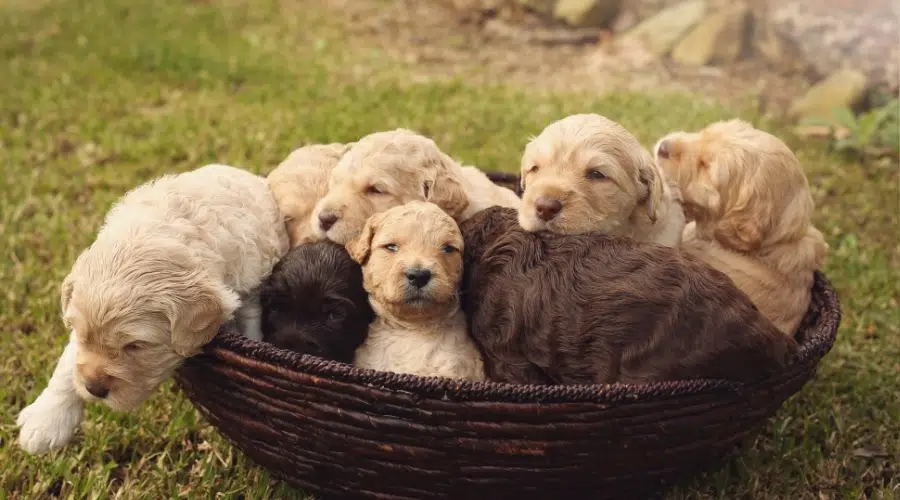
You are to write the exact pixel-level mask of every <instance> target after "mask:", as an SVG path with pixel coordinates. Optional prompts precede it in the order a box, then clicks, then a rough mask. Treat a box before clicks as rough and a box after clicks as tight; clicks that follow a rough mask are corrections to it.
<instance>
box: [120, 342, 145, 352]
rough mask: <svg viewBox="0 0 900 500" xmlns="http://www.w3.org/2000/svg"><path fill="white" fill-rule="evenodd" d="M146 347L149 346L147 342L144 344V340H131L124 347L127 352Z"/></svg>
mask: <svg viewBox="0 0 900 500" xmlns="http://www.w3.org/2000/svg"><path fill="white" fill-rule="evenodd" d="M145 347H147V344H144V343H143V342H129V343H127V344H125V347H123V348H122V349H124V350H125V352H136V351H140V350H141V349H143V348H145Z"/></svg>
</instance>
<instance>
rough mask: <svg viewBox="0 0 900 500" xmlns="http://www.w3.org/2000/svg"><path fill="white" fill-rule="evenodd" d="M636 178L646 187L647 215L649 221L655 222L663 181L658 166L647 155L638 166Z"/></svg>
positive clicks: (661, 195)
mask: <svg viewBox="0 0 900 500" xmlns="http://www.w3.org/2000/svg"><path fill="white" fill-rule="evenodd" d="M643 156H646V155H643ZM638 179H640V181H641V184H643V185H644V186H645V187H646V188H647V217H649V218H650V222H656V210H657V209H658V208H659V205H660V204H661V203H662V200H663V194H664V191H663V182H664V181H663V179H662V177H661V175H660V172H659V168H657V166H656V164H655V163H653V160H651V159H650V158H649V157H648V158H643V159H642V161H641V165H640V167H639V168H638Z"/></svg>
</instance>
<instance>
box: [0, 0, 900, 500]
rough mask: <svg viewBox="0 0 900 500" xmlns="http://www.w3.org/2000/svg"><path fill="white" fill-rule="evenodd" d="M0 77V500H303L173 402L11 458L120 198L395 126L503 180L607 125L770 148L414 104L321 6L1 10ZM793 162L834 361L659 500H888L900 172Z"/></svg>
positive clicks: (459, 101)
mask: <svg viewBox="0 0 900 500" xmlns="http://www.w3.org/2000/svg"><path fill="white" fill-rule="evenodd" d="M372 1H375V0H372ZM423 1H424V0H423ZM0 58H2V61H3V63H2V71H0V165H2V168H3V171H2V177H0V208H2V217H0V261H2V262H3V265H2V266H0V282H2V283H3V288H4V290H3V291H2V293H0V332H2V337H0V353H2V356H0V379H2V385H0V416H2V418H0V498H46V497H66V498H71V497H77V498H81V497H106V496H114V497H118V498H168V497H177V496H191V497H197V498H207V497H218V496H222V497H231V496H243V497H245V498H254V499H256V498H291V497H303V494H302V492H297V491H293V490H291V489H289V488H287V487H285V486H283V485H281V484H280V483H279V482H277V481H275V480H273V479H272V478H270V477H269V476H268V475H267V474H266V473H265V471H263V470H261V469H259V468H257V467H255V466H253V465H252V464H250V463H248V462H247V461H246V460H245V459H244V458H243V457H242V455H241V454H240V452H239V451H237V450H235V449H233V448H232V447H230V446H229V445H228V444H227V443H226V442H225V441H224V440H223V439H222V438H220V437H219V436H218V434H217V433H216V432H215V430H214V429H213V428H211V427H210V426H209V425H207V424H206V423H205V422H204V421H203V420H202V419H201V418H200V417H199V416H198V414H197V412H196V411H195V410H194V409H193V407H192V406H191V404H190V403H189V402H188V401H187V400H186V399H185V398H183V397H182V396H180V395H179V394H177V393H175V392H173V391H172V389H171V386H170V385H166V386H165V387H164V388H163V389H162V390H160V391H159V392H158V393H157V394H156V395H155V396H154V397H153V398H152V399H151V400H149V401H148V402H147V403H146V404H145V405H144V406H142V407H141V408H140V409H139V410H138V411H136V412H134V413H132V414H115V413H113V412H110V411H108V410H106V409H105V408H102V407H92V408H90V410H89V414H88V416H87V417H86V419H85V424H84V426H83V430H82V432H80V433H79V434H78V436H77V439H76V441H75V442H73V443H72V444H71V445H70V446H69V447H67V448H65V449H64V450H62V451H60V452H58V453H55V454H52V455H48V456H42V457H32V456H28V455H26V454H24V453H23V452H22V451H20V450H19V449H18V447H17V445H16V436H17V432H16V428H15V424H14V420H15V415H16V414H17V412H18V411H19V410H20V409H21V408H22V407H24V406H25V405H26V404H27V403H29V402H31V401H32V400H33V398H34V397H36V396H37V394H38V393H39V391H40V390H41V388H42V387H43V386H44V384H45V383H46V381H47V378H48V377H49V375H50V372H51V371H52V367H53V364H54V363H55V360H56V358H57V356H58V355H59V353H60V352H61V350H62V347H63V345H64V343H65V338H66V333H65V332H64V329H63V326H62V323H61V321H60V320H59V315H60V311H59V288H58V287H59V283H60V281H61V280H62V278H63V276H64V275H65V273H66V272H67V270H68V269H69V267H70V266H71V264H72V262H73V261H74V259H75V257H76V256H77V255H78V253H79V252H80V251H81V250H82V249H83V248H84V247H86V246H87V245H88V244H89V243H90V242H91V241H92V239H93V237H94V234H95V233H96V231H97V229H98V228H99V225H100V223H101V221H102V217H103V215H104V214H105V212H106V210H107V209H108V208H109V206H110V205H111V204H112V203H113V201H114V200H115V199H116V198H118V197H119V196H121V195H122V194H123V193H124V192H125V191H126V190H127V189H129V188H131V187H132V186H135V185H137V184H139V183H141V182H143V181H145V180H148V179H150V178H153V177H154V176H157V175H159V174H162V173H164V172H176V171H184V170H188V169H191V168H195V167H198V166H200V165H202V164H205V163H210V162H224V163H229V164H232V165H235V166H240V167H244V168H247V169H250V170H252V171H255V172H260V173H266V172H268V171H269V170H271V169H272V168H273V167H274V166H275V165H276V164H277V163H278V162H279V161H280V160H281V159H282V158H283V157H285V156H286V155H287V154H288V153H289V152H290V151H291V149H292V148H295V147H297V146H299V145H302V144H305V143H310V142H331V141H351V140H354V139H355V138H358V137H360V136H361V135H364V134H367V133H370V132H373V131H376V130H380V129H389V128H394V127H398V126H403V127H409V128H413V129H417V130H419V131H421V132H423V133H425V134H428V135H430V136H431V137H433V138H434V139H435V140H436V141H437V143H438V144H439V145H440V146H441V147H442V148H444V150H445V151H447V152H449V153H451V154H452V155H454V156H456V157H457V158H459V159H460V160H463V161H465V162H469V163H472V164H475V165H479V166H480V167H482V168H485V169H506V170H510V169H514V168H516V166H517V164H518V158H519V156H520V154H521V150H522V148H523V146H524V143H525V141H526V140H527V138H528V137H529V136H530V135H533V134H535V133H537V132H538V131H539V130H540V129H541V128H542V127H543V126H544V125H546V124H547V123H549V122H550V121H552V120H554V119H557V118H560V117H562V116H565V115H566V114H570V113H574V112H584V111H592V112H599V113H601V114H604V115H606V116H608V117H610V118H612V119H614V120H617V121H620V122H621V123H622V124H623V125H625V126H626V127H628V128H629V129H630V130H632V131H633V132H634V133H635V135H637V136H638V138H639V139H640V140H642V141H643V142H644V143H645V144H646V145H649V144H651V143H652V141H653V140H654V139H656V138H657V137H659V136H661V135H662V134H664V133H666V132H668V131H671V130H673V129H679V128H699V127H702V126H704V125H706V124H707V123H709V122H711V121H714V120H717V119H721V118H726V117H731V116H735V115H738V116H741V117H743V118H745V119H748V120H751V121H754V122H755V123H757V124H759V125H760V126H762V127H764V128H767V129H768V130H771V131H773V132H775V133H779V134H783V133H785V129H784V128H782V127H781V126H779V125H778V124H777V123H774V122H769V121H766V120H762V119H760V118H759V117H757V116H755V115H754V114H753V113H752V112H749V111H747V110H745V109H741V108H734V107H728V106H717V105H711V104H704V102H705V101H702V100H700V99H697V98H692V97H690V96H685V95H640V94H632V93H626V92H622V93H614V94H609V95H604V96H590V95H546V94H543V93H538V92H536V91H533V90H528V89H515V88H503V87H485V86H477V87H475V86H469V85H467V84H466V83H464V82H461V81H440V80H435V81H430V82H424V83H423V82H417V83H412V82H411V81H410V80H411V79H410V78H404V67H403V65H402V64H399V63H396V62H393V61H390V60H388V59H387V58H385V57H383V56H381V55H380V54H377V53H373V52H372V51H369V50H365V47H360V46H359V44H358V43H354V41H353V40H347V39H345V37H342V33H341V25H340V23H339V22H337V18H336V17H335V16H334V14H332V13H330V12H329V11H328V10H327V8H325V7H322V6H320V5H319V4H318V2H317V1H303V0H290V1H289V0H284V1H281V2H274V1H270V0H260V1H255V2H249V1H247V2H244V1H239V0H225V1H222V2H216V3H215V4H213V3H209V2H204V1H187V0H182V1H176V2H152V3H151V2H132V1H130V0H97V1H93V2H71V1H70V2H63V1H52V0H0ZM791 144H792V145H793V146H795V147H796V149H797V152H798V155H799V156H800V158H801V160H802V161H803V163H804V165H805V166H806V168H807V172H808V175H809V178H810V181H811V184H812V186H813V189H814V194H815V198H816V201H817V206H818V211H817V215H816V223H817V224H818V226H819V228H820V229H822V231H823V233H825V234H826V235H827V237H828V241H829V244H830V245H831V254H830V258H829V262H828V264H827V267H826V273H827V274H828V276H829V277H830V278H831V279H832V281H833V282H834V285H835V287H836V288H837V289H838V291H839V293H840V296H841V299H842V301H843V306H844V320H843V323H842V328H841V331H840V333H839V338H838V342H837V345H836V346H835V348H834V349H833V350H832V352H831V353H830V354H829V355H828V356H827V357H826V358H825V360H824V362H823V364H822V366H821V369H820V371H819V374H818V376H817V378H816V379H815V380H814V381H813V382H811V383H810V384H809V385H807V386H806V387H805V389H804V390H803V391H802V392H801V393H800V394H799V395H797V396H796V397H794V398H793V399H791V400H790V401H789V402H788V403H787V404H786V405H785V406H784V407H783V409H782V410H781V411H780V412H779V413H778V415H777V417H776V418H774V419H773V420H772V422H771V423H770V424H769V425H768V426H767V427H766V428H765V429H764V430H763V431H762V432H761V433H760V435H759V436H758V437H757V438H756V439H755V440H753V442H751V443H748V446H747V448H746V449H745V451H744V452H743V453H742V455H741V456H740V457H739V458H737V459H735V460H733V461H732V462H731V463H729V464H727V466H725V467H724V468H723V470H722V471H720V472H718V473H716V474H713V475H710V476H709V477H705V478H701V479H699V480H698V481H697V482H696V483H695V484H693V485H691V486H689V487H685V488H683V489H682V490H681V491H679V492H674V493H673V494H672V495H671V498H673V499H682V498H724V499H734V498H785V499H792V500H794V499H807V498H809V499H832V498H833V499H843V498H848V499H857V498H868V499H875V498H880V499H892V498H895V497H900V459H898V457H900V328H898V325H900V307H898V301H900V280H898V264H900V258H898V257H900V247H898V241H900V238H898V211H900V201H898V175H897V165H896V163H894V164H891V165H884V164H881V165H879V164H874V163H863V164H861V163H858V162H854V161H852V160H848V159H846V158H843V157H839V156H836V155H833V154H830V153H829V152H828V151H826V150H825V149H824V148H823V147H822V146H820V145H812V144H803V143H799V142H797V141H794V140H791Z"/></svg>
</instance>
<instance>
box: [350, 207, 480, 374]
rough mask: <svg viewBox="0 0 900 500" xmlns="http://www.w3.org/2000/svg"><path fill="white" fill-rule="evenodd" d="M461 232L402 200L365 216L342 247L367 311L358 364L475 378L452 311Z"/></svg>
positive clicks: (472, 357) (476, 364) (474, 356)
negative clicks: (357, 268) (371, 317)
mask: <svg viewBox="0 0 900 500" xmlns="http://www.w3.org/2000/svg"><path fill="white" fill-rule="evenodd" d="M462 249H463V241H462V235H461V234H460V232H459V227H457V225H456V222H454V221H453V219H452V218H451V217H450V216H449V215H447V214H446V213H444V212H443V211H442V210H441V209H440V208H438V206H437V205H434V204H431V203H426V202H418V201H414V202H410V203H407V204H406V205H403V206H399V207H395V208H392V209H390V210H387V211H386V212H382V213H379V214H376V215H373V216H372V217H371V218H370V219H369V220H368V221H367V222H366V225H365V227H364V228H363V231H362V234H360V235H359V237H357V238H356V239H354V240H352V241H351V242H350V243H348V244H347V250H349V251H350V255H351V256H352V257H353V259H354V260H356V261H357V262H359V263H360V264H361V265H362V266H363V282H364V284H365V288H366V291H368V292H369V301H370V302H371V304H372V308H373V309H374V310H375V314H376V319H375V322H374V323H372V325H371V326H370V327H369V336H368V338H366V341H365V343H363V345H362V346H361V347H360V348H359V349H358V350H357V351H356V358H355V360H354V364H356V365H357V366H360V367H363V368H371V369H374V370H381V371H391V372H395V373H410V374H414V375H419V376H423V377H428V376H435V377H447V378H462V379H469V380H483V379H484V366H483V364H482V361H481V356H480V355H479V354H478V350H477V349H476V348H475V345H474V344H473V343H472V339H471V338H469V334H468V332H467V331H466V318H465V316H464V315H463V313H462V311H460V309H459V296H458V288H459V280H460V278H461V275H462V255H461V254H460V252H461V251H462Z"/></svg>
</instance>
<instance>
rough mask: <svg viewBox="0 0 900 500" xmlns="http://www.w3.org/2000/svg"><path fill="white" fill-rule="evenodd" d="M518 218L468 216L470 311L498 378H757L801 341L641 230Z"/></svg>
mask: <svg viewBox="0 0 900 500" xmlns="http://www.w3.org/2000/svg"><path fill="white" fill-rule="evenodd" d="M516 217H517V216H516V212H515V211H514V210H512V209H507V208H499V207H495V208H489V209H487V210H485V211H483V212H481V213H480V214H478V215H476V216H475V217H473V218H471V219H470V220H468V221H466V222H465V223H463V224H462V225H461V229H462V232H463V235H464V239H465V266H466V271H465V278H464V281H463V290H464V294H463V309H464V311H465V312H466V315H467V318H468V323H469V330H470V332H471V334H472V336H473V338H474V339H475V342H476V344H477V345H478V347H479V349H480V350H481V352H482V355H483V359H484V364H485V370H486V373H487V375H488V377H489V378H490V379H492V380H496V381H501V382H511V383H532V384H593V383H599V384H610V383H617V382H618V383H648V382H658V381H667V380H684V379H695V378H720V379H730V380H738V381H750V380H755V379H758V378H760V377H765V376H766V375H769V374H771V373H773V372H776V371H778V370H779V369H781V368H782V367H783V366H785V365H786V364H787V363H788V362H790V360H791V359H792V356H793V354H794V353H795V351H796V349H797V344H796V342H795V341H794V340H793V339H790V338H787V337H785V336H784V335H782V334H781V333H779V332H778V330H777V329H776V328H775V326H774V325H772V323H771V322H770V321H769V320H767V319H766V318H765V317H763V316H762V315H761V314H760V313H759V311H757V310H756V309H755V308H754V307H753V305H752V304H751V303H750V300H749V299H748V298H747V297H746V296H745V295H744V294H743V293H742V292H740V291H739V290H737V289H736V288H735V287H734V285H733V284H732V282H731V280H730V279H729V278H728V277H727V276H725V275H724V274H722V273H720V272H718V271H716V270H714V269H712V268H710V267H709V266H707V265H706V264H704V263H702V262H700V261H698V260H696V259H693V258H691V257H689V256H683V255H681V254H680V253H679V252H678V251H676V250H674V249H671V248H667V247H663V246H660V245H654V244H644V243H640V242H636V241H635V240H633V239H631V238H624V237H610V236H605V235H602V234H597V233H589V234H581V235H566V236H564V235H556V234H551V233H548V232H544V231H540V232H528V231H525V230H524V229H522V228H521V227H520V226H518V224H517V222H516Z"/></svg>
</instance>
